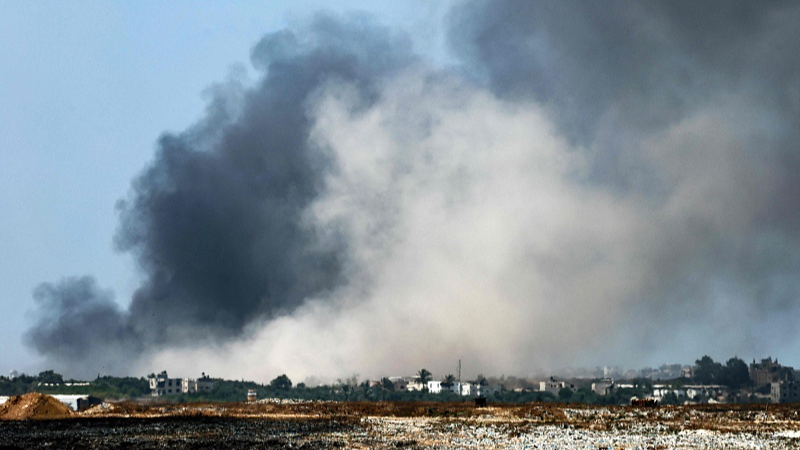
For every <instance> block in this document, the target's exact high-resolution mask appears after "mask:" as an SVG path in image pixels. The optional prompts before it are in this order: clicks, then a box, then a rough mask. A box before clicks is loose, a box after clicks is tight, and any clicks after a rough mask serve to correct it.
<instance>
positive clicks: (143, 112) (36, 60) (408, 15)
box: [0, 0, 447, 373]
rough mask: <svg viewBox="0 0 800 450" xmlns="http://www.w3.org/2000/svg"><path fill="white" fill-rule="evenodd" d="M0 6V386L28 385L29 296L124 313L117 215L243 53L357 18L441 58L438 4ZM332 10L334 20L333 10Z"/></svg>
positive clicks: (129, 276) (128, 271)
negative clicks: (286, 35)
mask: <svg viewBox="0 0 800 450" xmlns="http://www.w3.org/2000/svg"><path fill="white" fill-rule="evenodd" d="M198 5H199V4H198V3H195V2H153V1H150V2H49V3H45V2H2V3H0V42H2V45H0V124H2V133H0V235H2V236H3V239H2V245H0V311H2V314H3V319H2V322H3V326H2V327H0V355H2V356H1V357H0V373H8V372H9V371H10V370H12V369H16V370H22V371H27V372H35V371H36V370H39V369H41V368H42V367H41V364H43V362H42V361H40V360H38V359H37V357H36V356H35V355H34V354H33V352H32V351H31V350H30V349H28V348H26V347H25V346H24V345H23V344H22V338H21V336H22V335H23V333H24V331H25V330H26V329H27V327H28V326H30V324H31V322H32V318H31V316H30V311H31V310H32V309H33V307H34V304H33V300H32V297H31V290H32V289H33V288H34V287H35V286H36V285H38V284H39V283H41V282H44V281H49V282H54V281H58V280H59V279H61V278H63V277H66V276H73V275H84V274H93V275H95V276H96V278H97V280H98V282H99V283H100V285H101V286H105V287H110V288H112V289H113V290H114V291H115V295H116V300H117V301H118V302H119V303H120V304H121V305H123V306H124V305H125V304H126V303H127V302H128V299H129V298H130V294H131V293H132V292H133V290H134V289H135V288H136V286H137V283H138V280H139V278H138V277H139V275H138V274H137V270H136V267H135V263H134V262H133V261H132V259H131V257H130V256H129V255H126V254H119V253H117V252H115V250H114V248H113V236H114V232H115V229H116V227H117V223H118V217H117V214H116V212H115V208H114V205H115V202H116V201H117V200H119V199H120V198H123V197H124V196H125V195H126V193H127V192H128V189H129V185H130V182H131V179H132V178H133V177H134V176H135V175H136V174H137V173H139V172H140V171H141V169H142V168H143V167H144V165H145V164H146V163H147V161H148V160H150V159H151V158H152V156H153V150H154V143H155V141H156V139H157V138H158V136H159V135H160V134H161V133H163V132H165V131H180V130H183V129H185V128H186V127H187V126H189V125H190V124H192V123H193V122H194V121H196V120H197V119H198V118H200V116H201V115H202V113H203V109H204V104H205V99H204V95H203V92H204V91H205V90H206V89H207V88H208V87H209V86H210V85H212V84H213V83H215V82H219V81H224V80H225V78H226V77H227V76H228V74H229V73H230V71H231V70H232V68H233V67H236V66H238V67H240V68H241V67H243V68H245V69H246V70H248V71H249V73H250V74H251V75H252V74H253V70H252V68H251V67H250V63H249V52H250V49H251V47H252V46H253V45H254V44H255V43H256V42H257V40H258V39H259V38H260V37H261V36H263V35H264V34H265V33H268V32H271V31H275V30H278V29H281V28H284V27H285V26H287V24H290V23H292V22H293V21H298V20H303V19H304V18H306V17H308V16H309V15H310V14H312V13H313V12H315V11H318V10H327V11H331V10H332V11H334V12H345V11H367V12H368V13H370V14H373V15H374V16H376V18H377V19H378V20H379V21H380V22H382V23H385V24H389V25H392V26H399V27H402V28H404V29H406V30H409V31H413V32H414V36H415V37H416V38H417V39H419V40H418V41H417V42H415V45H416V46H417V49H418V51H420V52H423V53H429V54H433V55H434V57H436V58H443V55H444V50H443V48H444V45H443V38H442V36H441V32H440V31H441V29H440V21H441V18H442V16H443V14H444V11H445V10H446V8H447V2H436V3H435V4H432V3H431V2H427V1H423V0H410V1H405V2H396V1H376V0H348V1H339V2H335V3H331V2H325V1H321V0H315V1H304V2H298V1H266V2H237V3H236V4H235V5H233V6H231V4H229V3H227V2H203V3H202V4H201V6H199V7H198ZM331 8H333V9H331Z"/></svg>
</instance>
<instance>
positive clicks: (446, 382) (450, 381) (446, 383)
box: [442, 373, 456, 389]
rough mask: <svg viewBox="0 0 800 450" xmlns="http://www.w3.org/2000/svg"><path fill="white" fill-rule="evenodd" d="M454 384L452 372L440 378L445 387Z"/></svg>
mask: <svg viewBox="0 0 800 450" xmlns="http://www.w3.org/2000/svg"><path fill="white" fill-rule="evenodd" d="M454 384H456V377H455V375H453V374H452V373H449V374H447V376H446V377H444V380H442V387H445V388H447V389H450V388H451V387H453V385H454Z"/></svg>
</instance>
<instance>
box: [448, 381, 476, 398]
mask: <svg viewBox="0 0 800 450" xmlns="http://www.w3.org/2000/svg"><path fill="white" fill-rule="evenodd" d="M450 390H451V391H453V392H454V393H456V394H458V395H465V396H466V395H470V394H471V393H472V385H471V384H469V383H461V382H459V381H456V382H455V383H453V386H451V387H450Z"/></svg>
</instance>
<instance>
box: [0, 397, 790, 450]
mask: <svg viewBox="0 0 800 450" xmlns="http://www.w3.org/2000/svg"><path fill="white" fill-rule="evenodd" d="M798 411H800V409H798V408H797V407H796V406H795V405H772V406H769V407H767V408H765V407H764V406H763V405H760V406H759V405H714V406H680V407H658V408H633V407H596V406H576V405H557V404H528V405H515V406H492V407H488V408H475V407H474V406H473V405H472V404H470V403H449V404H442V403H419V402H416V403H415V402H399V403H355V402H349V403H348V402H301V401H285V400H284V401H280V400H275V401H270V400H266V401H261V402H259V403H256V404H245V403H206V404H149V405H145V404H139V403H134V402H123V403H114V404H104V405H98V406H96V407H94V408H92V409H90V410H87V411H84V412H82V413H76V414H73V415H71V416H69V417H68V418H64V419H58V420H55V419H41V420H3V421H0V450H3V449H32V448H43V447H50V448H114V449H116V448H120V449H121V448H143V449H150V448H153V449H155V448H161V449H163V448H167V449H169V448H190V449H205V448H209V449H211V448H223V449H226V448H231V449H233V448H237V449H238V448H261V449H297V448H304V449H331V448H352V449H356V448H370V449H390V448H393V449H396V448H407V449H422V448H433V449H491V448H498V449H499V448H512V449H534V448H538V449H608V450H611V449H620V448H623V449H653V450H655V449H710V448H730V449H789V448H800V415H798ZM0 417H2V416H0ZM15 419H24V417H15ZM30 419H35V418H30Z"/></svg>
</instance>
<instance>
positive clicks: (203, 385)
mask: <svg viewBox="0 0 800 450" xmlns="http://www.w3.org/2000/svg"><path fill="white" fill-rule="evenodd" d="M148 379H149V382H150V395H152V396H153V397H158V396H161V395H175V394H193V393H195V392H208V391H211V390H212V389H214V382H213V381H211V378H210V377H208V376H207V375H205V374H203V376H202V377H200V378H198V379H192V378H169V376H168V375H167V371H166V370H165V371H163V372H161V373H160V374H158V375H151V376H149V377H148Z"/></svg>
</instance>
